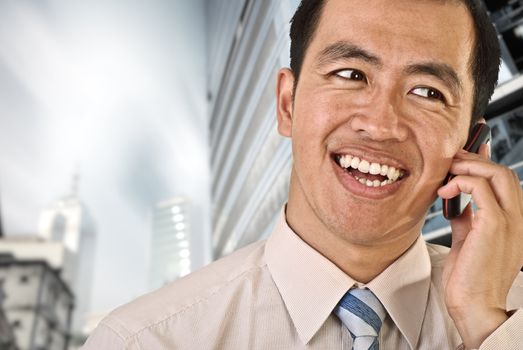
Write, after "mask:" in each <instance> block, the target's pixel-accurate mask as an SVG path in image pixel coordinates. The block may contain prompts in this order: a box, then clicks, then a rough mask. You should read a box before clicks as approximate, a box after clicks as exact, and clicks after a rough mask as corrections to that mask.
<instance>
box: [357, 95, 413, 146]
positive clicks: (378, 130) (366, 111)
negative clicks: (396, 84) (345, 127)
mask: <svg viewBox="0 0 523 350" xmlns="http://www.w3.org/2000/svg"><path fill="white" fill-rule="evenodd" d="M403 122H404V121H403V120H402V118H401V113H400V112H399V106H398V104H397V102H396V101H395V100H394V96H390V95H389V96H387V95H386V94H383V93H382V94H376V96H374V98H371V99H369V101H368V102H367V103H366V104H365V106H364V107H363V108H361V109H358V111H356V113H355V114H354V115H353V116H352V118H351V121H350V125H351V127H352V129H353V130H354V131H356V132H357V133H358V134H360V136H363V137H365V138H368V139H371V140H373V141H391V140H394V141H399V142H401V141H405V139H406V138H407V135H408V130H407V128H406V126H405V125H404V123H403Z"/></svg>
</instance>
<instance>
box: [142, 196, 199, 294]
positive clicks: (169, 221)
mask: <svg viewBox="0 0 523 350" xmlns="http://www.w3.org/2000/svg"><path fill="white" fill-rule="evenodd" d="M151 218H152V220H151V221H152V222H151V226H152V235H151V249H150V254H151V256H150V288H151V289H156V288H160V287H161V286H163V285H165V284H166V283H169V282H172V281H174V280H175V279H177V278H178V277H182V276H185V275H187V274H189V273H190V272H191V265H192V264H191V244H190V241H191V239H190V238H191V237H190V233H191V227H190V224H189V223H190V202H189V201H188V200H187V199H186V198H184V197H176V198H173V199H170V200H166V201H163V202H160V203H158V204H157V205H156V207H155V208H154V210H153V212H152V216H151Z"/></svg>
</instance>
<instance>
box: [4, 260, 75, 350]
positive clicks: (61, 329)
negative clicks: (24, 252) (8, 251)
mask: <svg viewBox="0 0 523 350" xmlns="http://www.w3.org/2000/svg"><path fill="white" fill-rule="evenodd" d="M0 281H1V283H2V286H3V294H4V296H3V299H4V300H3V309H4V313H5V316H6V318H7V320H8V322H9V324H10V326H11V331H12V332H13V333H14V339H15V341H16V349H19V350H37V349H38V350H39V349H41V350H44V349H45V350H67V349H68V346H69V340H70V326H71V313H72V310H73V304H74V298H73V293H72V292H71V290H70V289H69V287H68V286H67V284H66V283H65V282H64V281H63V280H62V278H61V277H60V275H59V271H57V270H56V269H53V268H51V267H50V266H49V264H48V263H47V262H46V261H45V260H18V259H15V258H14V257H13V256H10V255H5V254H2V255H1V256H0ZM2 349H4V348H2ZM5 349H11V348H7V347H6V348H5Z"/></svg>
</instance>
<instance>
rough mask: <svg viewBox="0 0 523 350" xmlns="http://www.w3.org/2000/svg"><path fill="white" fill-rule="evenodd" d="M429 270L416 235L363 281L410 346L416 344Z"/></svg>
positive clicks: (421, 322) (425, 253)
mask: <svg viewBox="0 0 523 350" xmlns="http://www.w3.org/2000/svg"><path fill="white" fill-rule="evenodd" d="M430 273H431V263H430V256H429V253H428V251H427V246H426V244H425V241H424V239H423V238H422V237H421V235H420V237H418V239H417V240H416V242H414V244H413V245H412V246H411V247H410V248H409V249H408V250H407V251H406V252H405V253H403V255H402V256H400V257H399V258H398V259H397V260H396V261H395V262H394V263H392V265H390V266H389V267H387V268H386V269H385V270H384V271H383V272H382V273H381V274H379V275H378V276H377V277H376V278H374V279H373V280H372V281H370V282H369V283H368V284H367V285H366V287H367V288H369V289H370V290H371V291H372V292H373V293H374V294H375V295H376V296H377V297H378V299H379V300H380V301H381V303H382V304H383V306H384V307H385V309H386V310H387V313H388V314H389V315H390V317H391V318H392V320H393V321H394V323H395V324H396V326H397V327H398V328H399V330H400V331H401V333H402V334H403V336H404V337H405V338H406V339H407V341H408V343H409V345H410V348H411V349H416V348H417V344H418V340H419V336H420V333H421V327H422V325H423V319H424V317H425V311H426V308H427V302H428V296H429V288H430Z"/></svg>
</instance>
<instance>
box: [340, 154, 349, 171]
mask: <svg viewBox="0 0 523 350" xmlns="http://www.w3.org/2000/svg"><path fill="white" fill-rule="evenodd" d="M340 165H341V167H342V168H345V169H347V168H348V166H347V157H345V156H343V157H341V158H340Z"/></svg>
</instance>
